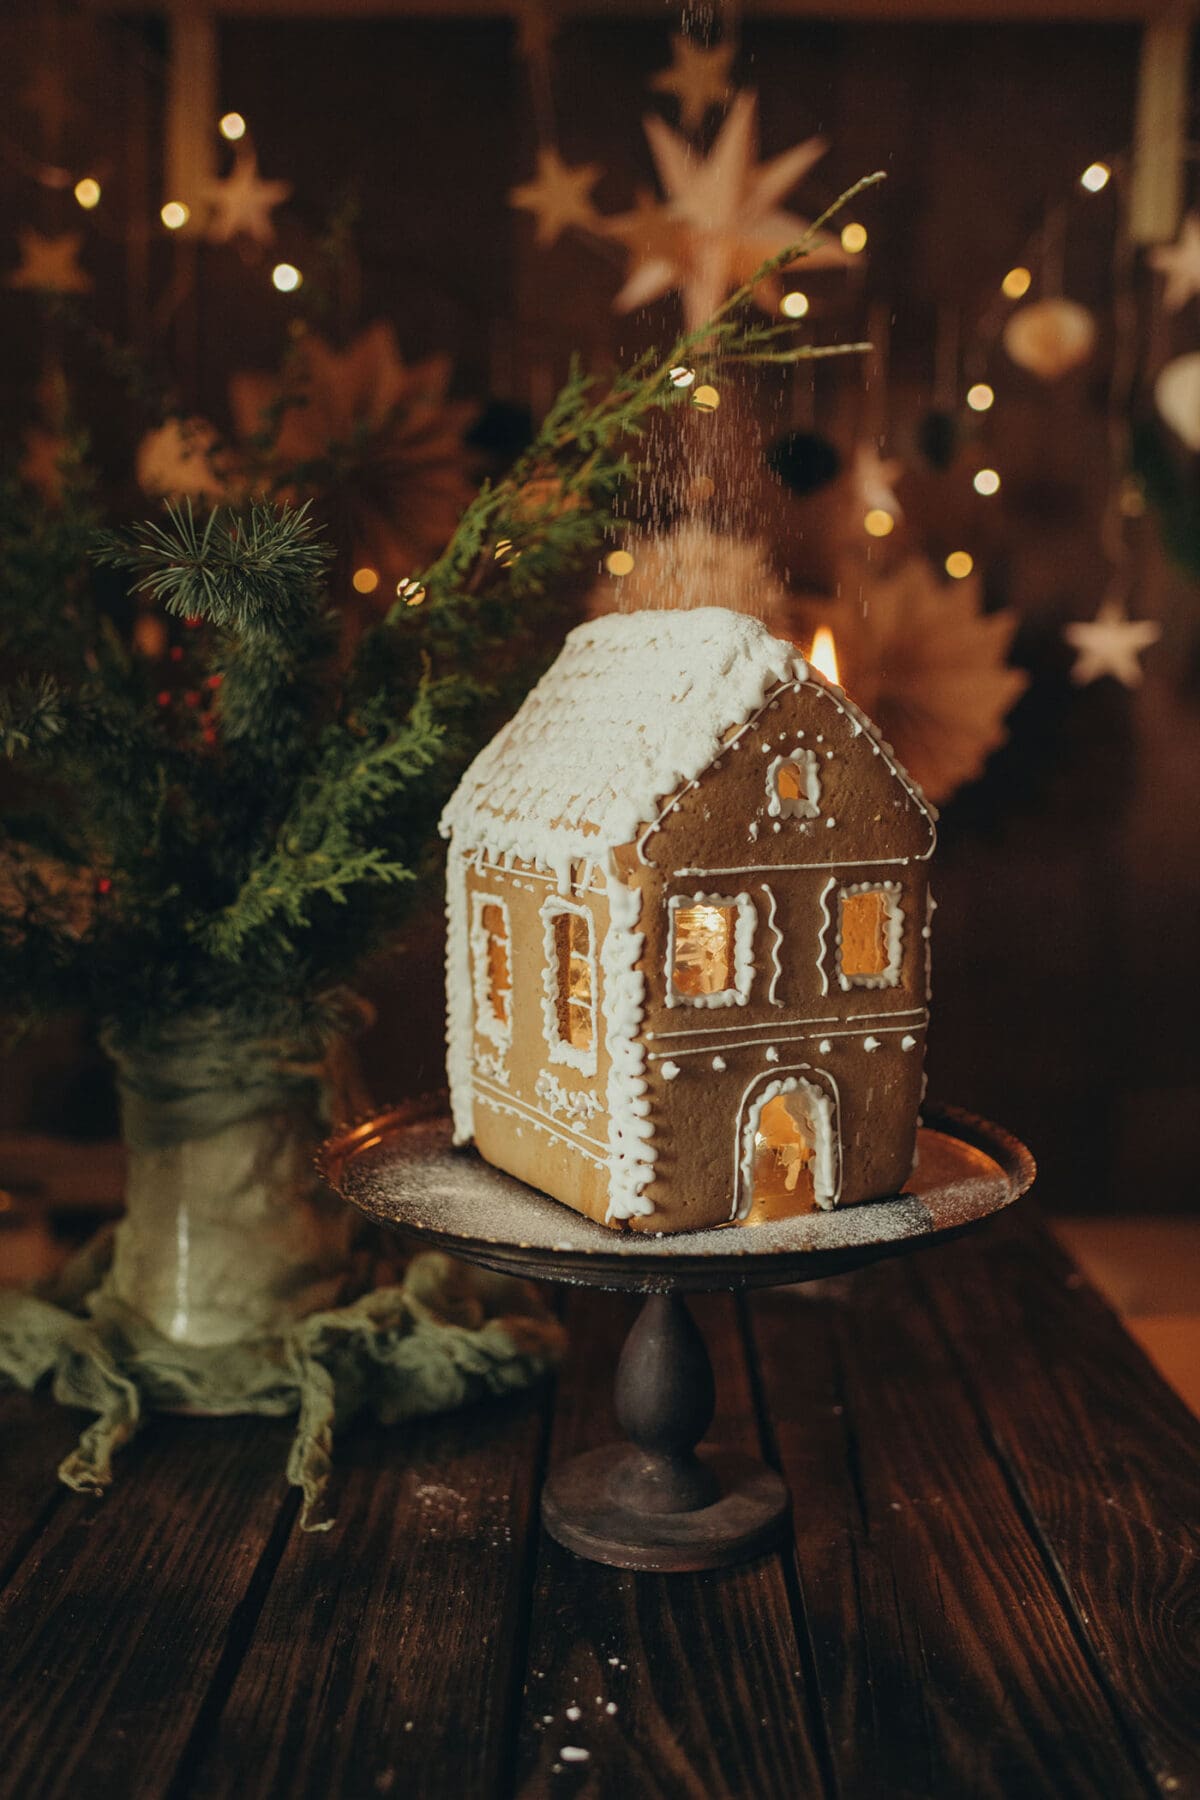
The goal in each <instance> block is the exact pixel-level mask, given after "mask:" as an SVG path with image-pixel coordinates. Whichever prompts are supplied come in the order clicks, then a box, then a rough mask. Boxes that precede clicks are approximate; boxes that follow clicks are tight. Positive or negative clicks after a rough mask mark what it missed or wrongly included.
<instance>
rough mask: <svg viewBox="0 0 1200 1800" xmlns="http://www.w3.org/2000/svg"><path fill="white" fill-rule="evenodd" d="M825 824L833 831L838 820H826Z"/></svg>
mask: <svg viewBox="0 0 1200 1800" xmlns="http://www.w3.org/2000/svg"><path fill="white" fill-rule="evenodd" d="M825 824H826V827H827V829H828V830H830V831H832V830H833V828H834V826H835V825H836V824H837V820H836V819H832V818H830V819H826V821H825Z"/></svg>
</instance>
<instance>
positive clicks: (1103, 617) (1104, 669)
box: [1063, 600, 1162, 688]
mask: <svg viewBox="0 0 1200 1800" xmlns="http://www.w3.org/2000/svg"><path fill="white" fill-rule="evenodd" d="M1063 636H1064V637H1065V638H1066V640H1067V642H1068V644H1070V646H1071V648H1072V649H1073V650H1074V651H1075V653H1076V655H1075V666H1074V668H1073V669H1072V670H1071V679H1072V681H1077V682H1078V683H1079V685H1080V686H1081V687H1085V686H1087V684H1088V683H1089V682H1092V681H1099V680H1100V678H1101V676H1103V675H1111V676H1113V677H1114V678H1115V679H1116V680H1117V681H1119V682H1121V683H1123V685H1124V686H1125V687H1127V688H1135V687H1137V686H1139V685H1140V683H1141V679H1142V665H1141V663H1140V662H1139V661H1138V658H1139V657H1140V655H1141V654H1142V651H1143V650H1149V648H1150V646H1151V645H1152V644H1157V642H1158V640H1159V638H1160V637H1161V636H1162V626H1161V625H1159V624H1158V622H1157V621H1156V620H1154V619H1131V618H1130V617H1129V616H1128V614H1127V613H1126V611H1125V608H1124V607H1123V606H1122V605H1121V603H1120V602H1119V601H1117V600H1105V601H1103V602H1102V604H1101V607H1100V610H1099V612H1098V613H1097V614H1096V617H1095V618H1094V619H1093V620H1091V622H1090V623H1080V624H1075V625H1065V626H1064V627H1063Z"/></svg>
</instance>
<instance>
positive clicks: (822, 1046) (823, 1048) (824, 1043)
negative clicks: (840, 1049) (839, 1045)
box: [817, 1038, 833, 1056]
mask: <svg viewBox="0 0 1200 1800" xmlns="http://www.w3.org/2000/svg"><path fill="white" fill-rule="evenodd" d="M817 1049H818V1050H819V1051H820V1053H821V1055H822V1056H828V1055H829V1052H830V1051H831V1050H832V1049H833V1045H832V1044H831V1043H830V1041H829V1039H828V1038H822V1039H821V1041H820V1043H819V1044H818V1045H817Z"/></svg>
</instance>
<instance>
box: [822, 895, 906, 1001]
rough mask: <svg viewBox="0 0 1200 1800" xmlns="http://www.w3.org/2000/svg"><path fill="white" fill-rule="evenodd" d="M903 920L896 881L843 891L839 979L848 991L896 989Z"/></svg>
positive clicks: (840, 905) (839, 915)
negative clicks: (865, 988) (866, 988)
mask: <svg viewBox="0 0 1200 1800" xmlns="http://www.w3.org/2000/svg"><path fill="white" fill-rule="evenodd" d="M903 927H904V918H903V914H902V912H901V909H900V888H899V884H898V883H896V882H894V881H884V882H863V883H861V884H859V885H857V886H855V887H850V888H843V889H842V892H841V895H840V901H839V912H838V978H839V980H840V981H841V984H842V986H843V987H844V988H848V987H895V986H896V984H897V982H898V981H899V979H900V947H901V940H902V936H903Z"/></svg>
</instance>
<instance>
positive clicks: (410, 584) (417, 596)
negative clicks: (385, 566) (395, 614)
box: [396, 575, 425, 606]
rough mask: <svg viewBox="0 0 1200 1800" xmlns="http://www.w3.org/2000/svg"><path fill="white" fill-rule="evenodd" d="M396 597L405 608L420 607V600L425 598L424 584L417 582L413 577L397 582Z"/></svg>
mask: <svg viewBox="0 0 1200 1800" xmlns="http://www.w3.org/2000/svg"><path fill="white" fill-rule="evenodd" d="M396 597H397V599H399V600H403V602H404V604H405V606H420V604H421V602H422V600H424V598H425V586H424V583H423V582H420V581H418V580H417V579H416V577H415V576H413V575H410V576H409V578H408V580H407V581H398V582H397V583H396Z"/></svg>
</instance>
